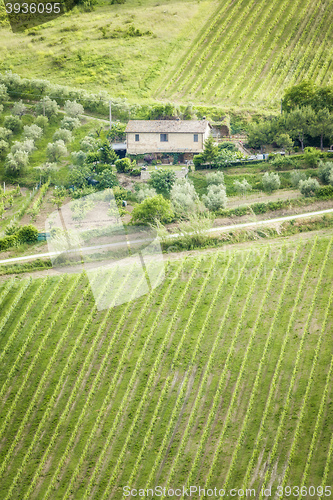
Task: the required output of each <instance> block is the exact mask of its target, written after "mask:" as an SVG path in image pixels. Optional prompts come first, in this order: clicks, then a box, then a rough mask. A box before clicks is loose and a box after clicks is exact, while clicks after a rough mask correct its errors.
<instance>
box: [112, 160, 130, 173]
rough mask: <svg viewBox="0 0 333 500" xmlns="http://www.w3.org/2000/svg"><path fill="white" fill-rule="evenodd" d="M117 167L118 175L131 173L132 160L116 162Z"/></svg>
mask: <svg viewBox="0 0 333 500" xmlns="http://www.w3.org/2000/svg"><path fill="white" fill-rule="evenodd" d="M115 166H116V169H117V172H118V173H120V174H121V173H124V172H129V171H130V169H131V160H130V159H129V158H121V159H119V160H116V162H115Z"/></svg>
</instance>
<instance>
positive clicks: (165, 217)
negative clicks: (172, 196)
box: [132, 194, 174, 224]
mask: <svg viewBox="0 0 333 500" xmlns="http://www.w3.org/2000/svg"><path fill="white" fill-rule="evenodd" d="M173 218H174V213H173V210H172V207H171V203H170V201H169V200H166V199H165V198H163V196H162V195H160V194H159V195H157V196H153V197H152V198H146V199H145V200H144V201H143V202H142V203H140V204H139V205H136V206H135V207H134V209H133V211H132V222H134V223H141V224H154V223H156V222H161V223H162V224H167V223H168V222H171V221H172V220H173Z"/></svg>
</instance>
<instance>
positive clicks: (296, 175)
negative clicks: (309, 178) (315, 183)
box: [290, 170, 306, 189]
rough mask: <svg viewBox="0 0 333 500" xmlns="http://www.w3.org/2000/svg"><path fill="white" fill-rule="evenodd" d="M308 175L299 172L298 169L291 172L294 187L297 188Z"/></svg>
mask: <svg viewBox="0 0 333 500" xmlns="http://www.w3.org/2000/svg"><path fill="white" fill-rule="evenodd" d="M305 179H306V175H305V173H304V172H299V171H298V170H294V171H293V172H291V174H290V182H291V184H292V186H293V188H295V189H297V188H298V185H299V183H300V181H305Z"/></svg>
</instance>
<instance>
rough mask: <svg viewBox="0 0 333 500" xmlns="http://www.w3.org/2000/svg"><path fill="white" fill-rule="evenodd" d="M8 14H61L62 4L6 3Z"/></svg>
mask: <svg viewBox="0 0 333 500" xmlns="http://www.w3.org/2000/svg"><path fill="white" fill-rule="evenodd" d="M5 6H6V12H7V14H60V11H61V9H60V3H22V4H21V3H9V2H8V3H6V4H5Z"/></svg>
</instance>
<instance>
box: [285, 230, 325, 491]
mask: <svg viewBox="0 0 333 500" xmlns="http://www.w3.org/2000/svg"><path fill="white" fill-rule="evenodd" d="M332 241H333V238H331V239H330V242H329V244H328V246H327V249H326V254H325V257H324V261H323V264H322V268H321V270H320V274H319V278H318V281H317V285H316V288H315V291H314V294H313V298H312V302H311V306H310V309H309V314H308V318H307V321H306V323H305V326H304V330H303V335H302V338H301V342H300V347H299V350H300V349H301V348H302V346H303V344H304V338H305V334H306V332H307V330H308V327H309V322H310V318H311V317H312V313H313V309H314V306H315V300H316V297H317V295H318V290H319V287H320V284H321V282H322V278H323V273H324V270H325V265H326V263H327V259H328V256H329V252H330V249H331V245H332ZM322 336H323V331H322V330H321V332H320V335H319V337H318V342H317V345H316V349H315V353H314V357H313V361H312V366H311V371H310V374H309V377H308V383H307V386H306V390H305V394H304V398H303V403H302V406H301V410H300V413H299V417H298V421H297V425H296V429H295V434H294V439H293V442H292V445H291V448H290V453H289V458H288V462H287V466H286V468H285V469H284V475H283V479H282V486H285V484H286V481H287V477H288V473H289V471H290V466H291V463H292V460H293V458H294V456H295V450H296V447H297V443H298V438H299V437H300V428H301V425H302V423H303V418H304V413H305V409H306V405H307V402H308V398H309V393H310V390H311V387H312V382H313V379H314V372H315V369H316V366H317V361H318V357H319V350H320V346H321V342H322ZM297 356H298V353H297ZM298 359H299V358H298ZM296 375H297V365H296V363H295V367H294V371H293V377H292V380H291V383H292V385H291V390H292V388H293V385H294V380H295V379H296Z"/></svg>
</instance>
